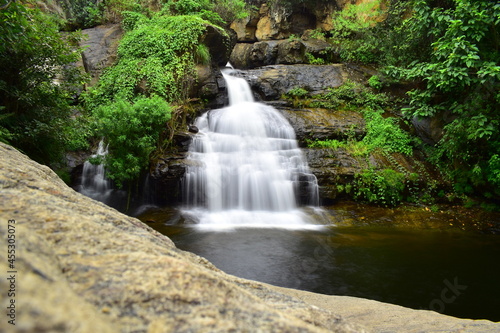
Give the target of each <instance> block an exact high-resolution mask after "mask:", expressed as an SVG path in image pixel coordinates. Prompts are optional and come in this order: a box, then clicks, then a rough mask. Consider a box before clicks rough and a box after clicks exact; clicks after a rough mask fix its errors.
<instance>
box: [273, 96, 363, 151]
mask: <svg viewBox="0 0 500 333" xmlns="http://www.w3.org/2000/svg"><path fill="white" fill-rule="evenodd" d="M276 107H277V109H278V110H280V112H281V113H282V114H283V115H284V116H285V118H287V120H288V121H289V122H290V124H291V125H292V127H293V128H294V129H295V134H296V135H297V140H298V141H299V144H300V145H301V146H302V147H305V146H307V142H306V140H312V141H315V140H344V139H347V138H355V139H357V140H361V139H362V138H363V137H364V136H365V135H366V129H365V120H364V118H363V116H362V115H361V114H360V113H359V112H355V111H346V110H342V111H336V110H329V109H321V108H306V109H297V108H292V107H286V106H278V105H276Z"/></svg>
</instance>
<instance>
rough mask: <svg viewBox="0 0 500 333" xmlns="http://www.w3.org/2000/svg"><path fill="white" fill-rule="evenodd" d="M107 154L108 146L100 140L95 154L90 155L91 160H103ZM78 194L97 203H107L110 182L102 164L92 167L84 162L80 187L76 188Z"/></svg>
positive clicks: (110, 190)
mask: <svg viewBox="0 0 500 333" xmlns="http://www.w3.org/2000/svg"><path fill="white" fill-rule="evenodd" d="M107 154H108V146H107V145H105V144H104V141H102V140H101V141H100V142H99V146H98V148H97V152H96V153H95V154H94V155H92V156H91V158H101V159H104V158H106V155H107ZM78 192H80V193H82V194H83V195H85V196H87V197H90V198H92V199H95V200H97V201H101V202H103V203H106V204H107V203H108V201H109V199H110V195H111V192H112V187H111V182H110V180H109V179H107V178H106V174H105V169H104V164H103V163H101V164H97V165H94V164H92V163H90V162H89V161H85V163H84V164H83V170H82V179H81V185H80V187H79V188H78Z"/></svg>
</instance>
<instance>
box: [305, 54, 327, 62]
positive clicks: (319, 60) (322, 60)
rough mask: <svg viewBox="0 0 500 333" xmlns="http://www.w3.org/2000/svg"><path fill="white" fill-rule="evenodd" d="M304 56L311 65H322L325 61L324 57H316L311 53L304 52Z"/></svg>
mask: <svg viewBox="0 0 500 333" xmlns="http://www.w3.org/2000/svg"><path fill="white" fill-rule="evenodd" d="M306 58H307V62H308V63H309V64H311V65H324V64H325V63H326V61H325V59H323V58H316V57H315V56H314V55H312V54H311V53H309V52H308V53H306Z"/></svg>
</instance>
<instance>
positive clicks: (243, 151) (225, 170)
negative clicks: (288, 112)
mask: <svg viewBox="0 0 500 333" xmlns="http://www.w3.org/2000/svg"><path fill="white" fill-rule="evenodd" d="M232 72H234V70H232V69H224V70H223V76H224V79H225V80H226V83H227V87H228V95H229V106H228V107H225V108H221V109H216V110H210V111H208V112H206V113H205V114H203V115H202V116H201V117H199V118H198V119H197V120H196V126H197V127H198V128H199V133H198V134H197V135H196V136H195V138H194V140H193V142H192V144H191V146H190V149H189V157H188V158H189V160H190V163H189V166H188V168H187V171H186V174H185V176H184V178H183V190H184V202H185V204H186V206H187V209H186V212H188V213H192V214H193V215H196V217H195V219H197V220H198V222H199V226H209V227H229V228H231V227H234V226H248V227H278V226H279V227H290V228H293V227H296V226H299V225H300V226H301V227H304V225H306V224H307V223H306V222H305V218H304V215H305V214H303V213H301V212H300V210H299V209H298V202H297V201H298V198H299V197H300V196H301V195H299V193H298V192H299V191H304V189H305V190H306V191H308V194H307V195H306V197H308V198H309V202H308V203H309V204H311V205H317V204H318V186H317V181H316V177H314V175H312V174H311V173H310V172H309V169H308V166H307V163H306V161H305V159H304V157H303V155H302V152H301V150H300V148H299V147H298V145H297V141H296V139H295V132H294V130H293V128H292V127H291V126H290V124H289V123H288V121H287V120H286V119H285V118H284V117H283V116H282V115H281V114H280V113H279V112H278V111H277V110H276V109H275V108H273V107H271V106H268V105H265V104H263V103H257V102H255V101H254V99H253V96H252V91H251V89H250V87H249V85H248V83H247V82H246V81H245V80H244V79H242V78H238V77H235V76H233V75H231V74H232ZM302 196H303V195H302Z"/></svg>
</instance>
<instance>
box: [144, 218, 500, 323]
mask: <svg viewBox="0 0 500 333" xmlns="http://www.w3.org/2000/svg"><path fill="white" fill-rule="evenodd" d="M160 215H161V214H160ZM173 216H174V215H169V216H168V217H167V216H165V217H164V220H163V222H162V223H158V222H157V223H151V224H150V225H151V226H152V227H154V228H155V229H157V230H158V231H160V232H162V233H164V234H165V235H167V236H169V237H170V238H171V239H172V240H173V241H174V242H175V244H176V245H177V246H178V247H179V248H180V249H183V250H187V251H191V252H193V253H196V254H198V255H200V256H202V257H205V258H207V259H208V260H209V261H211V262H212V263H213V264H214V265H215V266H217V267H218V268H220V269H222V270H223V271H225V272H227V273H230V274H233V275H236V276H239V277H243V278H247V279H253V280H257V281H262V282H266V283H270V284H273V285H277V286H282V287H290V288H297V289H302V290H307V291H313V292H317V293H322V294H329V295H348V296H356V297H363V298H368V299H374V300H379V301H383V302H388V303H393V304H399V305H403V306H406V307H410V308H414V309H430V310H434V311H437V312H441V313H444V314H447V315H452V316H456V317H461V318H473V319H489V320H493V321H500V236H499V235H490V234H482V233H479V232H474V231H463V230H460V229H459V228H454V227H448V228H428V227H426V228H421V229H420V228H415V227H409V226H398V227H396V226H394V225H391V224H390V223H388V224H386V225H380V223H377V224H370V223H369V221H368V222H367V221H366V220H367V219H369V217H364V218H363V219H362V220H363V221H364V223H363V224H361V225H353V224H351V225H345V226H328V227H325V229H324V230H321V231H310V230H309V231H306V230H286V229H252V228H250V229H236V230H233V231H229V232H214V231H200V230H197V229H196V228H194V227H193V226H189V225H185V224H174V225H172V220H173V219H174V220H175V218H173ZM157 217H158V215H157ZM337 218H338V216H337ZM446 218H447V219H448V217H446ZM157 220H158V218H157ZM447 221H448V220H447ZM447 221H446V222H447ZM434 222H436V221H434ZM446 224H447V225H448V224H450V223H446Z"/></svg>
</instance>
